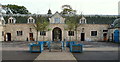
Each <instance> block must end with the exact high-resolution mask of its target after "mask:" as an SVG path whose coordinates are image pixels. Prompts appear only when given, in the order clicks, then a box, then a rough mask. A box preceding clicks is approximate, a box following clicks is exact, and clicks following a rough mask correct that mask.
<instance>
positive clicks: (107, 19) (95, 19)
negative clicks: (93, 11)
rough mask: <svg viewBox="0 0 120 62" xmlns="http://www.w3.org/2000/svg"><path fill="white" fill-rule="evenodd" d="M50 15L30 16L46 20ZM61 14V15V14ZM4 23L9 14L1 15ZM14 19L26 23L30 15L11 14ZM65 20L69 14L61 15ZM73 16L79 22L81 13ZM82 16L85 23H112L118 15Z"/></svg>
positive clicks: (38, 19)
mask: <svg viewBox="0 0 120 62" xmlns="http://www.w3.org/2000/svg"><path fill="white" fill-rule="evenodd" d="M51 16H52V15H48V16H46V15H44V16H42V15H39V16H32V17H33V18H34V19H35V20H37V21H41V20H42V18H44V19H46V20H47V21H49V18H50V17H51ZM62 16H63V15H62ZM3 17H4V19H5V21H6V23H7V21H8V18H9V17H11V16H3ZM12 17H14V18H15V19H16V23H27V19H28V18H29V17H30V16H12ZM63 17H64V18H65V19H66V20H67V19H69V17H71V16H63ZM72 17H74V18H75V21H78V22H79V19H80V18H81V15H77V16H72ZM84 17H85V18H86V20H87V24H112V23H113V22H114V20H115V19H117V18H119V17H118V16H113V17H109V16H106V17H105V16H88V15H84Z"/></svg>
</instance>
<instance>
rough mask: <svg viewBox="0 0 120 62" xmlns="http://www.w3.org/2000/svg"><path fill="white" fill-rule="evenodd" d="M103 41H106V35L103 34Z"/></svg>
mask: <svg viewBox="0 0 120 62" xmlns="http://www.w3.org/2000/svg"><path fill="white" fill-rule="evenodd" d="M103 40H104V41H107V33H104V34H103Z"/></svg>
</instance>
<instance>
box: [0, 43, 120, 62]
mask: <svg viewBox="0 0 120 62" xmlns="http://www.w3.org/2000/svg"><path fill="white" fill-rule="evenodd" d="M29 43H30V42H26V41H24V42H2V46H1V45H0V47H2V59H3V62H7V61H9V60H13V61H14V62H16V61H20V62H28V61H29V62H33V61H34V62H35V61H38V62H39V61H40V62H41V61H43V62H44V60H46V62H48V60H51V62H53V61H52V60H54V62H56V61H57V62H58V61H60V62H61V61H63V62H64V61H65V62H66V61H68V62H70V61H72V62H74V61H78V62H79V61H80V62H82V61H83V62H87V61H89V62H90V61H91V62H94V61H95V60H97V61H96V62H98V61H100V60H108V62H117V60H118V59H119V58H120V57H119V51H118V50H119V48H118V47H120V46H119V45H118V44H115V43H111V42H79V43H81V44H84V52H83V53H70V52H69V50H68V49H67V51H63V52H60V51H58V52H48V50H45V51H44V52H42V53H30V52H29V48H28V44H29ZM109 60H110V61H109ZM13 61H12V62H13ZM100 62H103V61H100ZM105 62H107V61H105Z"/></svg>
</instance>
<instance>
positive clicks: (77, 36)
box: [3, 12, 120, 41]
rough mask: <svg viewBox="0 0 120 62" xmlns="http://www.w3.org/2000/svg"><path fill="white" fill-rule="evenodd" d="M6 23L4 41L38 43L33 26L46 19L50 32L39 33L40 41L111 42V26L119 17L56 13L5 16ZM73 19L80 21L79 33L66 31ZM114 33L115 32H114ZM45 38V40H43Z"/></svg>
mask: <svg viewBox="0 0 120 62" xmlns="http://www.w3.org/2000/svg"><path fill="white" fill-rule="evenodd" d="M3 17H4V19H5V21H6V23H5V26H4V31H3V33H4V34H3V37H4V39H3V40H4V41H36V37H37V31H36V29H35V27H34V26H33V25H34V24H35V23H36V20H41V18H43V17H44V18H45V19H46V20H47V21H48V22H49V26H48V28H50V29H51V30H49V31H39V32H38V40H39V41H43V40H44V41H55V40H56V39H57V40H59V41H64V40H67V41H108V40H110V35H109V32H111V29H109V28H110V27H111V24H112V23H113V22H114V20H115V19H117V17H106V16H98V15H95V16H84V15H75V16H74V15H71V16H70V15H61V14H60V13H58V12H56V13H55V14H49V15H47V14H46V15H32V16H29V15H27V16H3ZM69 17H73V18H74V19H75V21H78V23H79V27H78V28H77V33H76V32H75V30H72V31H69V30H66V29H65V27H67V24H66V21H67V19H69ZM113 31H114V30H113ZM119 31H120V30H119ZM43 36H44V39H43Z"/></svg>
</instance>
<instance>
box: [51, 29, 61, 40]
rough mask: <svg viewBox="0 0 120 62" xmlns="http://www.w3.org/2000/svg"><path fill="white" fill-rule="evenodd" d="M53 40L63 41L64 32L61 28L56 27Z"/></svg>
mask: <svg viewBox="0 0 120 62" xmlns="http://www.w3.org/2000/svg"><path fill="white" fill-rule="evenodd" d="M52 40H53V41H61V40H62V30H61V29H60V28H59V27H56V28H54V29H53V31H52Z"/></svg>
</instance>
